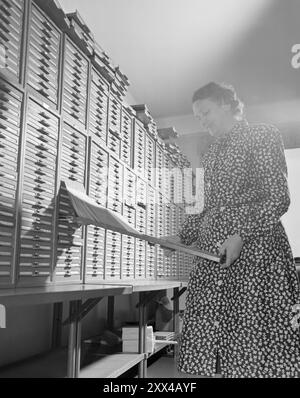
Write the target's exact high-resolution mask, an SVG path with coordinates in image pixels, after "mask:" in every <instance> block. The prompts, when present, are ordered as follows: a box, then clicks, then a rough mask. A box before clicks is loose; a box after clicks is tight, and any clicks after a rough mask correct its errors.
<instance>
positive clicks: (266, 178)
mask: <svg viewBox="0 0 300 398" xmlns="http://www.w3.org/2000/svg"><path fill="white" fill-rule="evenodd" d="M250 142H251V144H250V145H251V146H250V148H251V156H252V162H253V168H254V173H255V180H256V187H257V188H256V189H259V190H260V191H261V192H260V197H261V198H262V199H260V200H259V201H258V202H254V203H252V204H251V205H250V208H249V213H248V217H247V221H246V224H245V225H244V226H242V227H241V230H240V236H241V238H242V239H243V241H247V240H250V239H253V238H255V237H256V236H259V235H264V234H269V233H271V232H272V230H273V229H274V227H276V225H277V224H278V222H279V220H280V218H281V216H282V215H283V214H284V213H286V211H287V210H288V208H289V205H290V194H289V189H288V183H287V166H286V160H285V155H284V146H283V141H282V137H281V134H280V132H279V131H278V129H276V128H275V127H274V126H260V127H259V128H258V129H257V130H256V131H254V132H253V134H251V137H250Z"/></svg>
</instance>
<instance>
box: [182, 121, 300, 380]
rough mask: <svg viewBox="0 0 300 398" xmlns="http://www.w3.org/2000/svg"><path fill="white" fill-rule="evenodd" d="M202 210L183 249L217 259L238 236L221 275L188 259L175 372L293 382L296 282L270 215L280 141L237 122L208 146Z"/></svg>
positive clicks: (281, 167)
mask: <svg viewBox="0 0 300 398" xmlns="http://www.w3.org/2000/svg"><path fill="white" fill-rule="evenodd" d="M203 165H204V209H203V211H202V212H201V213H200V214H196V215H189V216H188V217H187V218H186V220H185V222H184V224H183V225H182V228H181V230H180V232H179V236H180V238H181V241H182V242H183V243H185V244H187V245H190V244H192V243H195V242H196V244H197V246H198V247H199V248H202V249H204V250H208V251H211V252H213V253H218V248H219V246H220V244H222V243H223V242H224V240H225V239H226V238H227V237H228V236H229V235H233V234H239V235H240V236H241V237H242V239H243V242H244V245H243V249H242V252H241V255H240V257H239V259H238V260H236V261H235V262H234V263H233V264H232V265H231V266H230V267H229V268H227V269H223V268H221V266H220V265H219V264H217V263H215V262H213V261H209V260H205V259H201V258H199V257H196V258H195V259H194V266H193V269H192V271H191V274H190V279H189V284H188V289H187V298H186V310H185V315H184V323H183V330H182V337H181V345H180V352H179V358H178V369H179V371H182V372H185V373H190V374H198V375H207V376H213V375H214V374H215V373H216V363H217V358H218V361H219V363H220V371H221V373H222V375H223V376H224V377H251V378H256V377H263V378H265V377H298V375H299V373H298V372H299V371H300V351H299V348H300V339H299V329H297V328H295V327H294V328H293V327H292V325H293V324H292V321H293V319H294V318H295V312H293V310H295V304H296V303H299V281H298V277H297V273H296V269H295V264H294V260H293V255H292V252H291V248H290V245H289V241H288V238H287V236H286V233H285V230H284V228H283V225H282V223H281V221H280V217H281V216H282V215H283V214H284V213H285V212H286V211H287V210H288V207H289V204H290V198H289V190H288V186H287V168H286V162H285V156H284V149H283V143H282V138H281V135H280V133H279V131H278V130H277V129H276V128H275V127H274V126H271V125H266V124H256V125H250V124H248V123H247V121H245V120H244V121H241V122H237V123H236V125H235V126H234V127H233V128H232V129H231V131H230V132H229V133H227V134H226V135H225V136H223V137H221V138H218V139H217V140H216V141H215V142H214V143H213V144H212V145H211V146H210V148H209V150H208V152H207V153H206V155H205V157H204V161H203Z"/></svg>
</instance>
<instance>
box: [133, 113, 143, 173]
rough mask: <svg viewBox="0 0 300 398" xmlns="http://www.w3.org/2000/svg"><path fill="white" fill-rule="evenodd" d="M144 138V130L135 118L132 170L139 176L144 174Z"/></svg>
mask: <svg viewBox="0 0 300 398" xmlns="http://www.w3.org/2000/svg"><path fill="white" fill-rule="evenodd" d="M145 140H146V130H145V128H144V126H143V125H142V123H141V122H140V121H139V120H137V119H136V120H135V123H134V170H135V171H136V173H137V174H138V175H139V176H141V177H144V176H145V143H146V142H145Z"/></svg>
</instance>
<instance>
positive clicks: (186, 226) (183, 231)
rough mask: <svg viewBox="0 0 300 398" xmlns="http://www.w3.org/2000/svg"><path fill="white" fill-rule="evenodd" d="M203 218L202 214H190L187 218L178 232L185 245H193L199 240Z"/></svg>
mask: <svg viewBox="0 0 300 398" xmlns="http://www.w3.org/2000/svg"><path fill="white" fill-rule="evenodd" d="M201 218H202V213H200V214H190V215H188V216H187V217H186V219H185V221H184V223H183V224H182V225H181V228H180V230H179V232H178V236H179V237H180V240H181V242H182V243H183V244H185V245H191V244H192V243H194V242H195V241H196V240H197V239H198V230H199V223H200V222H201Z"/></svg>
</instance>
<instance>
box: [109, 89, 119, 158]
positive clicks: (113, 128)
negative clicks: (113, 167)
mask: <svg viewBox="0 0 300 398" xmlns="http://www.w3.org/2000/svg"><path fill="white" fill-rule="evenodd" d="M121 112H122V106H121V104H120V102H119V101H118V99H117V98H116V97H115V96H114V95H113V94H112V93H111V94H110V97H109V107H108V137H107V146H108V148H109V149H110V150H111V151H112V152H114V153H115V154H116V156H117V157H118V158H119V157H120V150H121V139H122V136H121Z"/></svg>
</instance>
